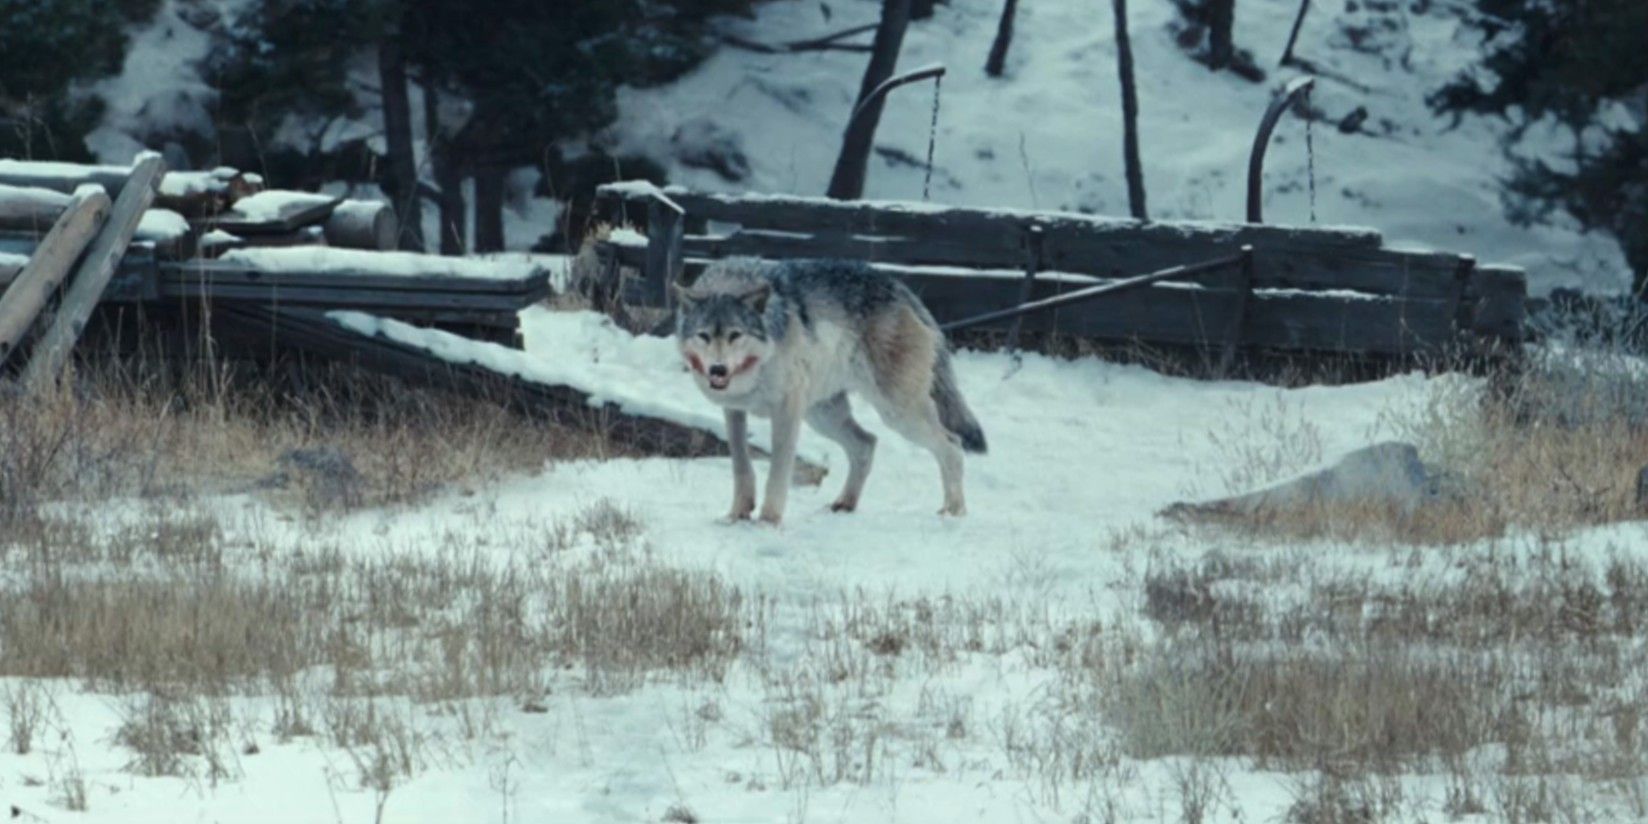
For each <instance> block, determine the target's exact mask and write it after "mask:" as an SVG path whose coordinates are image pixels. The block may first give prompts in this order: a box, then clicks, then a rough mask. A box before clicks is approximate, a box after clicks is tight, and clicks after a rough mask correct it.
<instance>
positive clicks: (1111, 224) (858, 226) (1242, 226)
mask: <svg viewBox="0 0 1648 824" xmlns="http://www.w3.org/2000/svg"><path fill="white" fill-rule="evenodd" d="M658 193H661V194H663V195H665V196H666V197H668V198H669V199H670V200H672V201H674V202H675V203H677V204H679V205H680V206H681V208H682V209H684V210H685V211H686V213H687V214H689V215H692V216H694V217H698V218H703V219H707V220H715V221H721V222H724V223H736V224H739V225H741V226H744V227H746V228H759V229H773V230H782V231H792V232H806V233H813V232H838V233H849V234H871V235H905V236H912V237H925V238H932V239H936V240H938V239H942V240H956V239H963V240H964V239H967V238H979V237H991V236H994V237H1000V238H1005V239H1007V242H1009V243H1011V242H1013V239H1016V238H1017V237H1018V236H1019V235H1020V234H1022V232H1023V231H1024V229H1025V228H1026V227H1027V226H1029V225H1039V226H1042V227H1043V229H1044V231H1046V232H1047V234H1048V237H1049V238H1052V237H1053V236H1054V235H1056V234H1059V233H1061V232H1075V233H1079V234H1083V235H1086V236H1089V237H1095V238H1110V239H1133V238H1146V239H1150V240H1159V241H1176V240H1200V241H1202V242H1208V243H1218V244H1222V245H1228V246H1229V247H1230V248H1232V249H1235V248H1237V247H1240V246H1241V245H1243V244H1251V245H1253V246H1254V247H1255V248H1262V247H1264V246H1265V245H1268V244H1273V243H1285V244H1288V245H1293V246H1300V247H1317V248H1324V249H1327V248H1363V249H1377V248H1379V246H1380V244H1381V243H1382V239H1381V236H1380V234H1379V233H1378V232H1377V231H1374V230H1372V229H1365V228H1354V227H1345V228H1317V227H1311V228H1301V227H1288V226H1270V225H1262V224H1247V223H1221V222H1211V221H1157V222H1141V221H1136V220H1131V219H1123V218H1107V217H1099V216H1094V215H1081V214H1072V213H1068V212H1043V211H1030V210H1019V209H978V208H968V207H959V206H937V205H933V204H930V203H911V202H901V201H877V200H859V201H840V200H829V199H827V198H811V197H797V196H791V195H765V194H741V195H729V194H711V193H704V192H692V191H688V190H687V189H684V188H681V187H678V186H671V187H668V188H666V189H663V190H657V189H655V188H652V187H651V186H650V184H648V185H647V186H642V185H637V184H634V183H617V184H606V185H603V186H601V187H600V188H599V189H598V190H597V195H596V197H597V200H598V201H600V202H601V203H602V204H603V205H604V206H607V207H609V208H611V207H616V206H618V205H619V204H622V205H624V206H626V207H629V206H635V205H638V204H642V203H644V202H646V201H647V199H648V198H651V197H654V196H655V195H656V194H658ZM631 213H634V212H631Z"/></svg>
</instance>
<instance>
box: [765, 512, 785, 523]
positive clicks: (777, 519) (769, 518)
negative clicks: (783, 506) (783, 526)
mask: <svg viewBox="0 0 1648 824" xmlns="http://www.w3.org/2000/svg"><path fill="white" fill-rule="evenodd" d="M783 521H784V513H782V512H771V511H768V510H762V511H761V524H762V525H763V526H778V525H779V524H780V523H782V522H783Z"/></svg>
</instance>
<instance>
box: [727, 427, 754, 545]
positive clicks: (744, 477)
mask: <svg viewBox="0 0 1648 824" xmlns="http://www.w3.org/2000/svg"><path fill="white" fill-rule="evenodd" d="M727 447H728V449H729V450H730V451H731V452H732V511H731V512H729V513H727V520H729V521H742V520H744V519H745V518H748V517H750V513H752V512H754V511H755V466H754V465H753V464H751V463H750V427H749V417H748V415H746V414H745V413H744V411H743V410H738V409H728V410H727Z"/></svg>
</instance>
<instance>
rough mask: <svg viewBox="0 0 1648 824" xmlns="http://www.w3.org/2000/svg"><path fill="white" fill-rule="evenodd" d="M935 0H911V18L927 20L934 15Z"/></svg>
mask: <svg viewBox="0 0 1648 824" xmlns="http://www.w3.org/2000/svg"><path fill="white" fill-rule="evenodd" d="M934 3H935V0H910V19H911V20H927V19H929V18H931V17H932V16H933V5H934Z"/></svg>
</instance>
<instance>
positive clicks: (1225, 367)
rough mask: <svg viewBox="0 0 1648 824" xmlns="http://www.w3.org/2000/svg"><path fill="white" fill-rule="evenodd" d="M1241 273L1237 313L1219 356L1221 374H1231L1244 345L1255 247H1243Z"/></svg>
mask: <svg viewBox="0 0 1648 824" xmlns="http://www.w3.org/2000/svg"><path fill="white" fill-rule="evenodd" d="M1237 266H1238V271H1239V274H1238V276H1237V280H1236V315H1235V317H1232V318H1231V319H1230V329H1229V330H1228V331H1227V332H1226V333H1225V352H1224V355H1223V356H1222V357H1220V358H1219V376H1220V377H1227V376H1229V375H1230V368H1231V367H1232V366H1234V365H1235V364H1236V351H1237V350H1238V349H1240V348H1241V346H1242V337H1243V334H1242V332H1243V328H1244V327H1246V326H1247V310H1248V304H1249V303H1251V302H1252V300H1253V275H1254V272H1253V268H1254V262H1253V247H1252V246H1243V247H1242V259H1241V262H1240V263H1238V264H1237Z"/></svg>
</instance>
